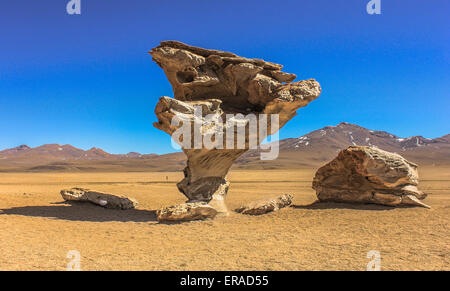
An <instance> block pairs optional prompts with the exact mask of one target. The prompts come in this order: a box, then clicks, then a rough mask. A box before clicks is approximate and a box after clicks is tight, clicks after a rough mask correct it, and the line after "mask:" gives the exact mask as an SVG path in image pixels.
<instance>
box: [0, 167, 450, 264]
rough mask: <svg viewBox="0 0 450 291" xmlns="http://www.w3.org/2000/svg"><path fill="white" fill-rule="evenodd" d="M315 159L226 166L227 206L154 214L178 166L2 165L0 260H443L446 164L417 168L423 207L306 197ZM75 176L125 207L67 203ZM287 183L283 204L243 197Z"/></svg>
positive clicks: (173, 192)
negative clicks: (269, 206)
mask: <svg viewBox="0 0 450 291" xmlns="http://www.w3.org/2000/svg"><path fill="white" fill-rule="evenodd" d="M315 170H316V169H314V168H304V169H285V170H284V169H281V170H280V169H279V170H251V171H250V170H240V169H235V170H232V171H231V172H230V175H229V178H230V181H231V187H230V191H229V192H228V195H227V205H228V207H229V209H230V214H229V216H218V217H216V218H215V219H214V220H206V221H193V222H186V223H179V224H162V223H158V221H157V220H156V215H155V210H156V209H158V208H160V207H164V206H169V205H174V204H178V203H183V202H185V200H186V199H185V197H184V196H183V195H182V194H181V193H179V192H178V190H177V188H176V182H178V181H180V180H181V179H182V173H181V172H179V171H178V172H114V173H111V172H108V173H106V172H105V173H102V172H95V173H93V172H91V173H88V172H84V173H83V172H80V173H77V172H73V173H67V172H66V173H57V172H51V173H0V231H1V234H2V235H1V236H0V252H1V253H0V270H61V271H63V270H66V268H67V264H68V263H69V262H70V259H69V258H68V257H67V254H68V252H69V251H71V250H75V251H78V252H79V253H80V255H81V263H80V268H81V270H366V266H367V264H368V263H369V261H370V259H369V258H367V254H368V252H370V251H372V250H375V251H378V252H379V253H380V256H381V269H382V270H450V241H449V240H450V224H449V222H450V212H449V209H450V167H445V166H435V167H433V166H427V167H421V168H419V173H420V184H419V186H420V189H422V190H423V191H424V192H426V193H428V197H427V198H426V199H425V202H426V203H427V204H428V205H430V206H431V207H432V209H425V208H420V207H398V208H393V207H386V206H379V205H369V204H368V205H354V204H338V203H315V201H316V196H315V192H314V190H313V189H312V188H311V182H312V177H313V176H314V173H315ZM75 186H78V187H85V188H89V189H93V190H99V191H105V192H109V193H114V194H122V195H126V196H128V197H133V198H135V199H137V200H138V201H139V204H140V205H139V207H138V208H137V209H134V210H111V209H105V208H102V207H99V206H95V205H91V204H86V203H71V204H69V203H67V202H64V201H63V199H62V198H61V196H60V194H59V192H60V190H61V189H64V188H71V187H75ZM285 193H290V194H293V195H294V201H293V205H292V206H291V207H288V208H284V209H281V210H279V211H276V212H272V213H269V214H266V215H261V216H248V215H242V214H238V213H235V212H234V211H233V209H235V208H237V207H239V206H241V205H242V204H244V203H247V202H251V201H255V200H259V199H264V198H268V197H273V196H277V195H281V194H285Z"/></svg>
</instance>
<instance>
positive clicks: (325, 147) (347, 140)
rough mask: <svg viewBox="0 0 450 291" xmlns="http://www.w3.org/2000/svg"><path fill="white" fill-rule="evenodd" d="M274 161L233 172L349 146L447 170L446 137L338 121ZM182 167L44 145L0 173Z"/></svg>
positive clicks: (296, 161) (5, 163)
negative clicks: (405, 135)
mask: <svg viewBox="0 0 450 291" xmlns="http://www.w3.org/2000/svg"><path fill="white" fill-rule="evenodd" d="M279 143H280V144H279V150H280V153H279V156H278V158H277V159H276V160H273V161H262V160H260V150H251V151H248V152H247V153H245V154H244V155H243V156H241V157H240V158H239V159H238V160H237V161H236V162H235V165H234V166H233V167H234V168H238V169H282V168H305V167H314V168H317V167H319V166H320V165H322V164H324V163H326V162H328V161H330V160H331V159H333V158H334V157H335V156H336V155H337V153H338V152H339V151H340V150H341V149H344V148H346V147H348V146H350V145H367V146H376V147H378V148H381V149H384V150H387V151H390V152H396V153H399V154H400V155H402V156H404V157H405V158H406V159H408V160H410V161H412V162H414V163H417V164H419V165H436V166H439V165H450V134H447V135H445V136H442V137H440V138H435V139H427V138H424V137H422V136H412V137H408V138H401V137H398V136H396V135H394V134H391V133H388V132H385V131H375V130H369V129H366V128H364V127H361V126H358V125H355V124H351V123H347V122H342V123H340V124H338V125H336V126H326V127H324V128H322V129H319V130H315V131H312V132H310V133H308V134H306V135H304V136H301V137H298V138H288V139H283V140H280V141H279ZM184 164H185V156H184V154H183V153H181V152H177V153H171V154H165V155H157V154H140V153H136V152H130V153H128V154H110V153H107V152H105V151H103V150H102V149H99V148H91V149H89V150H82V149H78V148H76V147H73V146H71V145H57V144H47V145H42V146H39V147H35V148H30V147H28V146H26V145H21V146H18V147H15V148H11V149H6V150H3V151H0V171H2V172H11V171H13V172H17V171H32V172H34V171H38V172H41V171H177V170H181V169H182V168H183V167H184Z"/></svg>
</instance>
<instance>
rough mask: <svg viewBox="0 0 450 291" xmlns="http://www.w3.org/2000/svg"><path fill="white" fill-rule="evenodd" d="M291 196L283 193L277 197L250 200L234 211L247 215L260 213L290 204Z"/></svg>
mask: <svg viewBox="0 0 450 291" xmlns="http://www.w3.org/2000/svg"><path fill="white" fill-rule="evenodd" d="M292 198H293V196H292V195H291V194H284V195H281V196H279V197H275V198H271V199H266V200H260V201H257V202H251V203H249V204H247V205H244V206H241V207H239V208H238V209H236V210H235V211H236V212H238V213H242V214H248V215H261V214H266V213H269V212H272V211H277V210H279V209H281V208H284V207H287V206H289V205H291V203H292Z"/></svg>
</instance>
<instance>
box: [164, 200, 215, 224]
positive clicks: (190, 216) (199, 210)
mask: <svg viewBox="0 0 450 291" xmlns="http://www.w3.org/2000/svg"><path fill="white" fill-rule="evenodd" d="M216 215H217V210H215V209H214V208H213V207H211V206H210V205H208V204H207V203H205V202H196V203H184V204H179V205H175V206H170V207H167V208H162V209H159V210H157V211H156V218H157V219H158V221H159V222H176V221H180V222H181V221H191V220H204V219H208V218H214V217H215V216H216Z"/></svg>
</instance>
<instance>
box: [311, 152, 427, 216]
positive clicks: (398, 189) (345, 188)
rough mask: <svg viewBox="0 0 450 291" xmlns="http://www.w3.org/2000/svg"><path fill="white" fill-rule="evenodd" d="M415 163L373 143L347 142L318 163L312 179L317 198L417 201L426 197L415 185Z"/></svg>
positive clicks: (385, 202) (389, 202)
mask: <svg viewBox="0 0 450 291" xmlns="http://www.w3.org/2000/svg"><path fill="white" fill-rule="evenodd" d="M417 167H418V166H417V165H416V164H414V163H411V162H409V161H407V160H405V159H404V158H403V157H402V156H400V155H398V154H396V153H390V152H386V151H383V150H380V149H379V148H376V147H368V146H350V147H348V148H347V149H344V150H342V151H341V152H340V153H339V154H338V156H337V157H336V158H335V159H334V160H333V161H331V162H329V163H328V164H326V165H325V166H323V167H321V168H320V169H319V170H318V171H317V173H316V175H315V177H314V180H313V188H314V189H315V190H316V193H317V198H318V199H319V200H320V201H333V202H350V203H375V204H382V205H389V206H397V205H417V206H423V207H427V208H429V206H428V205H426V204H424V203H422V202H421V201H420V200H422V199H424V198H425V197H426V194H424V193H423V192H422V191H420V190H419V189H418V188H417V187H418V183H419V175H418V173H417Z"/></svg>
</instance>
